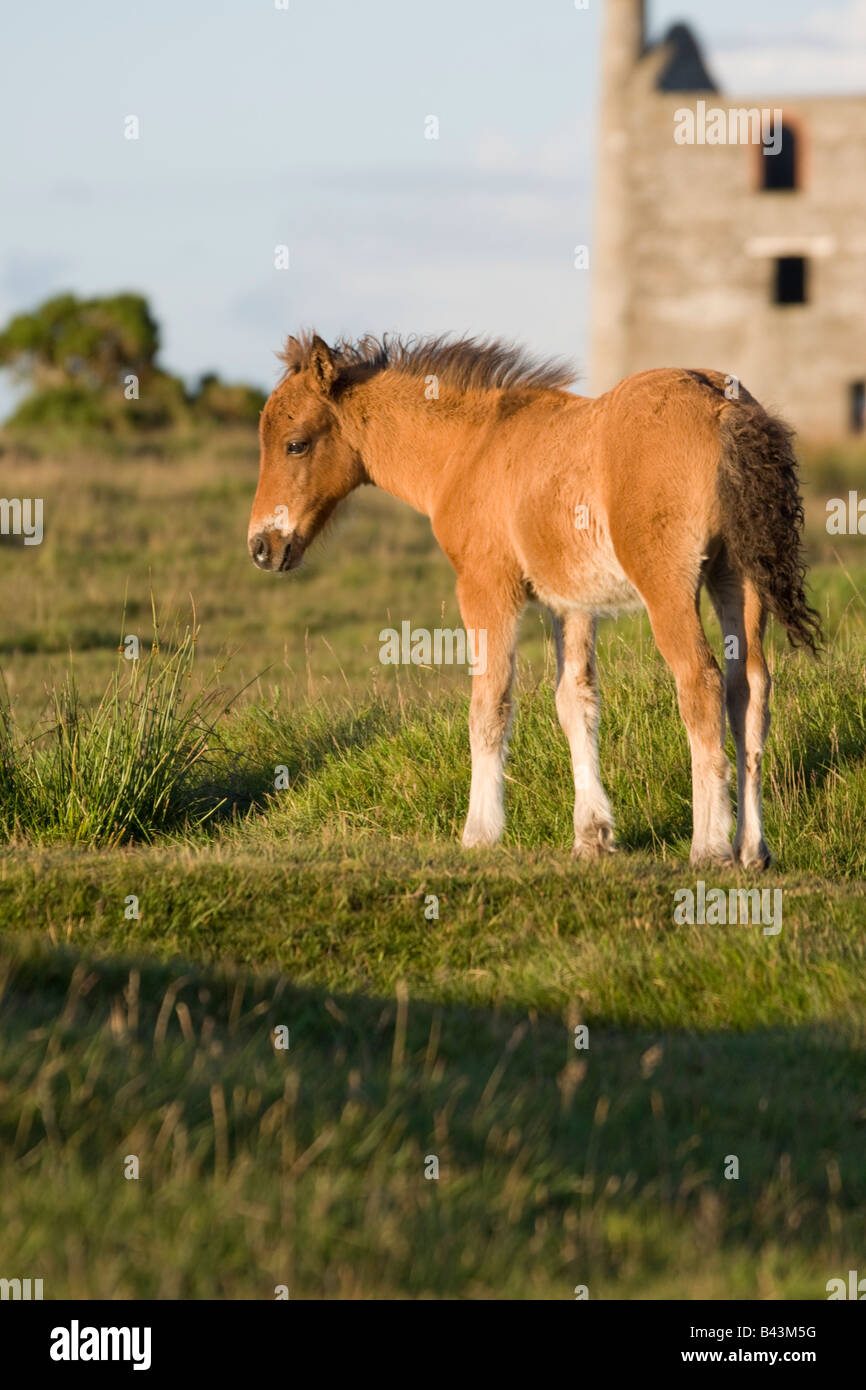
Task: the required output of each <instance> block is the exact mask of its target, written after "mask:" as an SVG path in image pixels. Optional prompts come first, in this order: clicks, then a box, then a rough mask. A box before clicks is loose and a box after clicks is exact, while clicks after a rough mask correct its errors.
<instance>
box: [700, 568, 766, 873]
mask: <svg viewBox="0 0 866 1390" xmlns="http://www.w3.org/2000/svg"><path fill="white" fill-rule="evenodd" d="M707 588H708V589H709V592H710V597H711V599H712V601H713V606H714V607H715V610H716V613H717V614H718V618H719V624H720V626H721V629H722V634H723V637H724V641H725V700H726V703H727V706H728V720H729V722H730V725H731V733H732V734H733V736H734V742H735V744H736V746H737V833H736V836H735V837H734V854H735V855H736V857H737V859H738V860H739V862H740V863H741V864H742V865H743V867H744V868H747V869H756V868H759V869H766V868H767V866H768V864H769V862H770V851H769V850H768V849H767V846H766V843H765V841H764V826H763V813H762V806H761V764H762V761H763V753H764V741H765V739H766V737H767V733H768V731H769V728H770V673H769V671H768V670H767V663H766V661H765V659H764V649H763V637H764V627H765V624H766V614H765V613H764V609H763V605H762V603H761V600H760V598H759V597H758V594H757V592H756V590H755V588H754V586H753V585H752V584H751V583H750V582H749V581H748V580H746V581H743V580H742V579H741V578H740V576H739V575H738V574H736V572H735V571H734V570H732V569H731V567H730V565H729V564H728V563H727V560H726V559H725V558H724V557H722V558H721V559H720V560H719V561H718V562H717V563H716V565H715V566H714V567H713V570H712V572H711V574H710V575H709V576H708V579H707Z"/></svg>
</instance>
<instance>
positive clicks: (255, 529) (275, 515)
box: [249, 506, 296, 540]
mask: <svg viewBox="0 0 866 1390" xmlns="http://www.w3.org/2000/svg"><path fill="white" fill-rule="evenodd" d="M295 530H296V527H295V523H294V522H293V521H290V520H289V509H288V507H285V506H279V507H275V508H274V510H273V511H272V512H271V513H270V515H269V516H266V517H263V518H262V520H261V521H256V522H252V521H251V522H250V529H249V539H250V540H252V538H253V536H259V535H261V534H262V533H263V532H268V531H276V532H277V533H278V534H279V535H281V536H283V537H284V539H286V540H288V538H289V536H291V535H293V534H294V532H295Z"/></svg>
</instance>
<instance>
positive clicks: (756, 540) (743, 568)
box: [719, 397, 821, 652]
mask: <svg viewBox="0 0 866 1390" xmlns="http://www.w3.org/2000/svg"><path fill="white" fill-rule="evenodd" d="M719 428H720V433H721V444H722V458H721V467H720V470H719V495H720V498H721V501H722V507H723V509H724V528H725V545H726V547H727V550H728V555H729V557H730V559H731V561H732V563H733V565H734V567H735V569H737V570H738V571H739V572H740V573H741V574H743V575H745V576H746V578H748V579H750V580H751V581H752V583H753V584H754V586H755V588H756V589H757V591H758V595H759V596H760V599H761V601H762V603H763V604H764V607H765V608H766V609H768V610H769V611H770V612H771V613H772V614H773V615H774V617H776V618H778V620H779V622H780V623H781V624H782V626H783V627H784V629H785V631H786V632H787V634H788V639H789V641H790V642H791V645H792V646H794V647H797V646H805V647H808V648H809V650H810V651H812V652H817V650H818V645H819V642H820V639H821V619H820V618H819V616H818V614H817V613H816V612H815V609H814V608H810V607H809V604H808V603H807V602H806V593H805V589H804V587H803V581H804V578H805V574H806V564H805V561H804V559H803V542H802V532H803V501H802V498H801V496H800V488H799V484H798V481H797V459H796V456H795V454H794V448H793V431H792V430H791V429H789V427H788V426H787V425H786V424H785V423H784V421H783V420H779V419H777V418H776V417H775V416H773V415H769V414H768V413H767V411H766V410H764V408H763V406H761V405H759V404H758V402H757V401H756V400H755V399H754V397H749V398H747V399H746V400H739V401H735V402H734V401H732V402H731V404H730V405H729V406H727V407H726V408H725V409H723V410H722V411H721V415H720V420H719Z"/></svg>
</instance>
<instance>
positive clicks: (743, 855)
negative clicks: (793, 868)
mask: <svg viewBox="0 0 866 1390" xmlns="http://www.w3.org/2000/svg"><path fill="white" fill-rule="evenodd" d="M736 856H737V862H738V863H739V865H740V867H741V868H743V869H757V870H759V871H760V872H761V873H763V872H764V870H765V869H769V867H770V864H771V863H772V855H771V854H770V851H769V850H768V849H767V846H766V845H765V844H764V841H763V840H762V841H761V843H760V844H759V845H757V846H756V847H754V848H746V847H745V846H743V847H741V848H740V849H738V850H737V851H736Z"/></svg>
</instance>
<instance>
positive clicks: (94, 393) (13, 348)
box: [0, 293, 265, 435]
mask: <svg viewBox="0 0 866 1390" xmlns="http://www.w3.org/2000/svg"><path fill="white" fill-rule="evenodd" d="M158 351H159V328H158V325H157V323H156V320H155V319H154V317H153V314H152V313H151V311H150V306H149V304H148V302H147V300H146V299H145V298H144V297H143V296H142V295H140V294H132V293H124V294H115V295H108V296H105V297H103V298H96V299H79V298H77V297H76V296H75V295H74V294H59V295H55V296H54V297H53V298H52V299H48V300H46V301H45V303H44V304H41V305H39V307H38V308H36V309H34V310H32V311H31V312H30V313H26V314H16V316H15V317H14V318H13V319H11V320H10V321H9V323H8V324H7V325H6V327H5V328H3V329H2V330H0V367H7V368H9V369H10V370H11V371H12V373H13V374H14V375H15V377H16V378H17V379H18V380H19V381H21V382H23V383H25V384H26V385H27V386H29V388H30V391H29V394H28V395H27V396H25V398H24V399H23V401H21V403H20V404H19V406H18V408H17V409H16V411H15V412H14V414H13V415H12V417H11V419H10V420H9V421H8V422H7V423H8V424H9V425H10V426H12V427H13V428H19V429H34V428H39V427H48V428H54V427H56V426H66V427H69V428H71V429H73V430H75V429H82V430H89V431H90V430H100V431H103V432H109V433H116V434H119V435H123V434H124V433H126V432H130V431H131V432H134V433H138V432H144V431H147V430H163V429H170V428H172V427H174V426H177V425H181V424H191V423H193V422H196V421H197V422H199V423H200V424H204V425H223V426H225V425H240V426H249V425H256V424H257V423H258V418H259V412H260V410H261V408H262V406H263V405H264V401H265V397H264V395H263V393H262V392H261V391H259V390H257V389H256V388H255V387H253V386H245V385H232V384H229V383H227V382H224V381H221V380H220V378H219V377H218V376H217V375H216V373H215V372H207V373H206V374H205V375H204V376H202V377H201V379H200V381H199V382H198V385H197V386H196V387H195V388H194V389H193V390H192V391H191V392H187V390H186V387H185V385H184V383H183V381H182V380H181V379H180V377H177V376H173V375H172V374H171V373H170V372H166V371H164V370H163V369H162V368H161V367H159V366H158V365H157V363H156V356H157V353H158Z"/></svg>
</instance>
